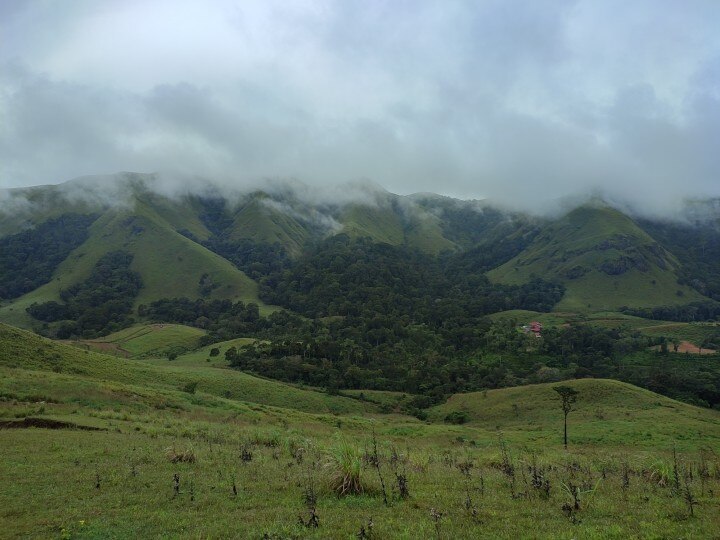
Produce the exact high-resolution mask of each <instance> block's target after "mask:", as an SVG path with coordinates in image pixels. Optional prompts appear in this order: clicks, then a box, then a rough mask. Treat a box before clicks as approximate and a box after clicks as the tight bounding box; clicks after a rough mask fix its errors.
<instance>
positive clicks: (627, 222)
mask: <svg viewBox="0 0 720 540" xmlns="http://www.w3.org/2000/svg"><path fill="white" fill-rule="evenodd" d="M677 269H678V261H677V260H676V259H675V257H674V256H673V255H672V254H670V253H669V252H668V251H666V250H665V249H664V248H662V247H661V246H660V245H659V244H658V243H657V242H655V241H654V240H653V239H652V238H651V237H650V236H649V235H648V234H647V233H645V232H644V231H642V230H641V229H640V228H639V227H638V226H637V225H636V224H635V223H634V222H633V221H632V219H630V218H629V217H628V216H626V215H624V214H622V213H621V212H619V211H617V210H614V209H611V208H608V207H604V206H583V207H580V208H577V209H575V210H573V211H572V212H570V213H568V214H567V215H565V216H564V217H562V218H561V219H559V220H557V221H554V222H551V223H550V224H548V225H547V226H545V228H544V229H543V230H542V231H541V232H540V234H538V235H537V236H536V237H535V239H534V240H533V242H532V243H531V244H530V246H529V247H527V248H526V249H525V250H523V251H522V252H521V253H520V254H519V255H517V256H516V257H514V258H513V259H511V260H510V261H508V262H506V263H505V264H503V265H502V266H500V267H498V268H496V269H494V270H492V271H490V272H488V276H489V277H490V278H491V279H492V280H494V281H498V282H501V283H510V284H519V283H526V282H528V281H529V280H530V279H531V277H532V276H540V277H543V278H545V279H557V280H559V281H561V282H562V283H563V284H564V285H565V287H566V292H565V296H564V297H563V299H562V301H561V302H560V303H559V304H558V305H557V306H556V309H557V310H559V311H603V310H608V311H611V310H614V309H617V308H619V307H621V306H628V307H639V306H646V307H652V306H661V305H677V304H686V303H688V302H691V301H694V300H700V299H702V296H701V295H699V294H698V293H697V292H695V291H693V290H692V289H690V288H689V287H687V286H683V285H679V284H678V283H677V279H678V276H677Z"/></svg>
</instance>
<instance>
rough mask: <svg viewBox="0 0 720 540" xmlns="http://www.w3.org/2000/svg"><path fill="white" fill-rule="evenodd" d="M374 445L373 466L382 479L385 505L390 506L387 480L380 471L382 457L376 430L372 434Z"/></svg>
mask: <svg viewBox="0 0 720 540" xmlns="http://www.w3.org/2000/svg"><path fill="white" fill-rule="evenodd" d="M372 443H373V464H374V466H375V470H376V471H377V474H378V478H379V479H380V487H381V488H382V494H383V503H384V504H385V506H388V498H387V491H386V490H385V480H384V478H383V475H382V472H381V471H380V455H379V454H378V446H377V437H375V429H373V432H372Z"/></svg>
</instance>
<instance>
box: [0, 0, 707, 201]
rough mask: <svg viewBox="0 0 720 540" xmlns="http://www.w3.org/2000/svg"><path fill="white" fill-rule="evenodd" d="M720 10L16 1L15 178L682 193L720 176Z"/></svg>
mask: <svg viewBox="0 0 720 540" xmlns="http://www.w3.org/2000/svg"><path fill="white" fill-rule="evenodd" d="M200 14H204V16H203V17H200ZM719 18H720V5H718V4H717V3H715V2H701V1H697V2H688V3H683V4H682V5H680V4H677V3H675V2H655V1H651V0H647V1H638V2H633V3H632V5H631V6H629V5H627V4H626V3H622V2H608V3H596V2H590V1H588V0H576V1H573V0H568V1H560V0H543V1H537V2H521V1H506V0H505V1H502V0H487V1H483V2H462V1H457V2H444V3H435V2H392V3H386V2H335V1H327V2H317V3H307V4H302V3H298V4H293V5H291V6H288V5H287V4H286V3H283V2H271V1H268V2H257V3H255V2H246V3H242V4H235V3H233V2H230V1H229V0H228V1H225V0H219V1H218V2H217V3H215V4H212V5H210V6H209V7H203V8H202V9H200V8H198V6H197V4H193V3H190V2H169V1H158V2H156V3H152V4H148V5H146V4H145V3H142V2H109V3H107V4H105V5H104V6H103V8H102V9H100V8H99V7H97V5H96V4H94V3H91V2H78V3H73V5H72V7H71V8H69V9H65V8H63V9H60V8H59V7H58V6H56V5H54V4H52V3H47V2H41V1H38V2H27V3H23V5H22V7H18V4H16V5H15V7H14V8H13V9H6V10H5V11H4V12H3V17H2V22H0V30H2V31H4V32H5V34H6V35H9V36H11V37H12V38H13V42H12V46H11V47H8V48H7V49H6V51H5V52H0V116H1V117H2V118H3V119H4V121H3V123H2V125H0V187H2V186H4V187H10V186H16V185H31V184H39V183H57V182H60V181H63V180H65V179H68V178H72V177H76V176H79V175H84V174H97V173H106V172H113V171H118V170H135V171H144V172H152V171H159V172H161V173H162V174H160V175H159V176H158V177H157V180H156V186H157V188H158V189H160V190H163V191H164V192H166V193H187V192H193V191H198V190H202V189H204V187H203V185H204V184H205V183H206V181H205V180H203V178H210V179H212V180H213V181H214V182H216V183H218V184H219V185H221V186H223V189H225V190H226V191H228V192H229V191H233V190H234V191H236V192H238V193H242V192H244V191H245V190H247V189H250V186H257V185H258V184H259V183H260V182H264V183H265V185H266V186H267V185H268V184H267V181H266V179H267V178H275V179H282V180H284V181H285V180H287V179H291V178H297V179H299V180H301V181H302V182H304V183H305V184H308V185H309V187H305V188H299V190H298V193H300V194H301V196H305V197H308V198H309V197H315V198H316V199H315V200H323V201H327V203H328V204H330V203H331V202H333V201H340V202H341V203H342V204H345V203H346V202H349V201H350V200H352V199H353V198H356V200H361V201H364V202H366V203H372V204H377V193H378V191H377V190H375V189H370V190H368V189H365V188H360V187H357V186H363V185H365V186H366V185H367V184H362V183H360V184H355V186H356V187H354V188H351V189H350V188H348V187H347V182H349V181H356V180H359V179H369V180H370V181H372V182H375V183H377V184H380V185H382V186H384V187H386V188H387V189H389V190H390V191H393V192H397V193H412V192H421V191H429V192H438V193H443V194H448V195H452V196H460V197H469V198H483V197H489V198H491V199H493V200H495V201H498V202H500V203H502V204H505V205H514V206H516V207H520V208H525V209H530V210H533V211H537V212H543V211H548V210H549V209H551V208H553V207H556V206H557V205H556V203H555V202H553V201H557V200H558V199H561V198H563V197H565V196H567V195H575V196H580V195H578V194H583V193H594V194H602V195H603V196H604V197H606V198H608V199H612V200H615V201H625V202H624V203H623V204H627V205H629V206H632V207H635V208H637V209H638V212H643V211H644V212H646V213H652V212H656V213H663V214H669V213H672V212H673V211H674V209H675V208H676V207H677V206H678V199H682V198H687V197H696V198H697V197H704V196H718V195H720V178H719V177H718V176H719V174H720V153H718V152H717V150H716V148H718V147H719V146H720V92H719V91H718V88H720V36H718V34H717V32H716V29H715V28H714V25H713V21H714V20H715V21H716V20H718V19H719ZM134 21H135V22H134ZM203 23H204V24H203ZM53 24H54V25H55V27H56V28H55V30H56V31H55V32H49V33H48V31H49V30H50V29H51V27H52V25H53ZM638 28H639V29H641V30H642V32H643V33H642V35H637V33H636V32H637V30H638ZM31 35H41V36H44V37H42V38H41V39H38V40H36V41H33V40H30V39H28V38H27V36H31ZM49 36H50V37H49ZM669 37H671V38H672V39H669ZM271 184H272V183H271ZM338 186H342V187H338ZM618 204H620V203H618Z"/></svg>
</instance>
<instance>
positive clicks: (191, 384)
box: [182, 381, 199, 394]
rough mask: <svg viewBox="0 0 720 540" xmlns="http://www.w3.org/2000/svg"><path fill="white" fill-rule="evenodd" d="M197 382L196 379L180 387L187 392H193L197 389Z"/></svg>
mask: <svg viewBox="0 0 720 540" xmlns="http://www.w3.org/2000/svg"><path fill="white" fill-rule="evenodd" d="M198 384H199V383H198V381H191V382H189V383H187V384H186V385H185V386H183V387H182V391H183V392H187V393H188V394H194V393H195V390H197V387H198Z"/></svg>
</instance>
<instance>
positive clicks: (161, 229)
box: [0, 173, 720, 328]
mask: <svg viewBox="0 0 720 540" xmlns="http://www.w3.org/2000/svg"><path fill="white" fill-rule="evenodd" d="M344 195H345V196H344V197H335V198H334V199H333V197H332V196H329V195H327V194H323V193H322V190H311V189H309V188H308V187H307V186H302V185H301V184H292V183H287V184H283V183H279V182H275V183H270V184H268V186H265V187H264V188H263V189H246V190H242V191H239V190H235V191H230V190H228V189H221V188H219V187H214V186H212V185H209V186H207V187H205V188H203V189H202V190H194V191H190V190H181V189H177V188H175V189H174V190H169V189H168V188H167V186H166V185H164V184H163V182H162V178H161V177H159V176H158V175H145V174H136V173H120V174H117V175H111V176H104V177H84V178H80V179H76V180H72V181H69V182H66V183H65V184H59V185H50V186H38V187H31V188H21V189H11V190H5V191H4V192H1V194H0V245H1V246H2V255H0V299H1V300H2V304H1V307H0V320H2V321H4V322H7V323H10V324H14V325H17V326H22V327H28V328H32V327H33V326H35V325H36V324H37V322H38V321H37V320H35V319H33V317H32V316H31V315H30V314H29V313H28V311H27V309H28V308H29V307H30V306H31V305H33V304H38V303H45V302H58V303H62V302H63V298H62V297H63V291H68V290H69V289H71V288H72V287H74V286H77V285H78V284H80V283H82V282H83V281H84V280H87V279H88V278H89V276H91V274H92V273H93V271H94V269H95V268H96V267H97V265H98V262H99V261H101V259H102V258H103V256H104V255H106V254H108V253H113V252H120V251H121V252H124V253H127V254H129V256H130V259H131V263H130V265H129V270H130V271H132V272H135V273H137V274H138V275H139V278H140V281H141V283H142V285H141V287H140V289H139V293H138V294H137V295H136V297H135V298H134V300H133V303H132V308H133V310H134V311H135V312H137V309H138V307H139V306H140V305H145V304H148V303H150V302H153V301H157V300H160V299H164V298H176V297H187V298H190V299H198V298H204V299H208V300H212V299H228V300H233V301H238V300H240V301H243V302H253V303H256V304H258V305H259V307H260V311H261V313H265V314H267V313H271V312H273V311H274V310H275V309H277V307H276V306H273V305H270V304H269V303H268V302H267V301H263V299H262V298H261V295H260V287H259V284H258V281H259V280H260V279H261V278H262V277H263V275H265V274H266V273H267V267H268V265H269V266H270V267H277V265H278V264H279V265H280V266H279V267H280V268H281V269H282V268H287V267H289V266H292V265H293V264H294V262H296V261H298V260H301V259H303V258H307V257H312V256H313V254H317V253H318V250H322V249H323V248H322V246H323V242H326V241H327V240H328V239H329V238H336V237H339V236H341V235H345V236H347V237H348V238H350V239H360V238H362V239H366V240H368V241H370V242H371V243H373V244H379V245H385V246H389V247H390V248H392V249H400V250H405V251H407V252H414V253H418V254H420V255H421V256H422V257H424V258H427V259H432V260H443V261H448V260H451V261H454V262H455V264H456V266H457V265H461V266H463V268H465V271H466V272H469V273H474V274H484V275H486V276H487V277H488V278H489V280H490V281H491V282H493V283H498V284H506V285H522V284H527V283H529V282H531V281H532V280H533V279H536V278H542V279H543V280H546V281H550V282H555V283H558V284H561V285H562V286H563V287H564V294H563V295H562V298H561V299H560V301H559V302H558V303H557V304H556V305H555V306H554V309H555V310H556V311H572V312H583V311H595V312H597V311H616V310H619V309H621V308H625V307H627V308H655V307H659V306H678V305H686V304H691V303H694V302H706V301H711V300H713V299H715V300H716V299H718V298H720V282H719V280H718V278H717V276H718V275H719V274H720V272H718V269H720V205H718V202H717V201H699V202H698V201H696V202H695V203H692V204H687V205H685V206H684V207H683V208H682V212H679V213H678V215H680V216H682V217H680V218H677V217H676V218H675V219H673V220H663V219H658V218H653V219H648V218H643V217H637V216H633V215H628V214H627V213H623V211H621V210H620V209H617V208H614V207H612V206H610V205H609V204H607V203H605V202H604V201H602V200H600V199H597V198H596V199H590V200H587V201H585V202H584V203H583V204H581V205H578V206H577V207H574V208H570V209H568V211H566V212H561V213H559V214H558V215H555V216H552V217H548V216H533V215H529V214H526V213H523V212H519V211H513V210H508V209H504V208H500V207H496V206H494V205H493V204H492V203H491V202H488V201H477V200H472V201H466V200H458V199H453V198H449V197H444V196H441V195H435V194H428V193H423V194H415V195H409V196H401V195H395V194H392V193H389V192H387V191H385V190H384V189H382V188H381V187H379V186H375V185H370V184H358V185H354V186H349V187H348V189H347V190H346V192H345V194H344ZM53 235H54V236H53ZM43 239H45V240H44V241H45V242H50V243H51V244H52V246H53V247H52V249H50V248H47V246H45V247H43ZM58 246H59V247H58ZM46 248H47V249H46ZM405 251H403V252H405ZM47 252H52V253H49V254H47ZM421 260H424V259H421ZM20 277H22V278H23V279H22V283H19V280H20ZM30 278H31V279H30Z"/></svg>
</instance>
